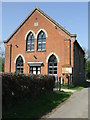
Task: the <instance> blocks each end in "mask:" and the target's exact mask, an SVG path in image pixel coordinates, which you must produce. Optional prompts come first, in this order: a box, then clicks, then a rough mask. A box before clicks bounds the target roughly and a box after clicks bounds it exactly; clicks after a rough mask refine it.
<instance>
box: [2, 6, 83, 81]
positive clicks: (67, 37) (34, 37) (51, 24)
mask: <svg viewBox="0 0 90 120" xmlns="http://www.w3.org/2000/svg"><path fill="white" fill-rule="evenodd" d="M4 43H5V72H19V73H25V74H50V75H52V74H53V75H56V76H62V78H63V79H64V82H66V81H67V79H66V74H68V75H70V76H72V78H73V80H79V79H82V81H83V80H84V79H85V60H84V51H83V50H82V48H81V47H80V45H79V44H78V42H77V40H76V34H71V33H70V32H68V31H67V30H66V29H65V28H63V27H62V26H61V25H59V24H58V23H57V22H55V21H54V20H53V19H52V18H50V17H49V16H48V15H47V14H45V13H44V12H43V11H42V10H40V9H39V8H37V7H36V8H35V9H34V10H33V11H32V12H31V14H30V15H29V16H28V17H27V18H26V19H25V20H24V21H23V22H22V23H21V25H20V26H19V27H18V28H17V29H16V30H15V32H14V33H13V34H12V35H11V36H10V37H9V38H8V39H7V40H5V41H4ZM79 74H80V75H81V78H80V75H79Z"/></svg>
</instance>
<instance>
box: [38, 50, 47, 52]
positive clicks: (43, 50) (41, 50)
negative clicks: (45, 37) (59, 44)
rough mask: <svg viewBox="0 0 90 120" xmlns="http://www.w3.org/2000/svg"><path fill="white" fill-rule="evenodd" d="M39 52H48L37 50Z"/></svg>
mask: <svg viewBox="0 0 90 120" xmlns="http://www.w3.org/2000/svg"><path fill="white" fill-rule="evenodd" d="M37 52H46V50H37Z"/></svg>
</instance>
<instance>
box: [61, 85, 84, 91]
mask: <svg viewBox="0 0 90 120" xmlns="http://www.w3.org/2000/svg"><path fill="white" fill-rule="evenodd" d="M61 88H63V89H65V88H66V89H68V85H67V84H65V85H61ZM83 88H84V87H83V86H76V87H74V86H72V85H69V89H72V90H82V89H83Z"/></svg>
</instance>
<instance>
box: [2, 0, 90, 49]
mask: <svg viewBox="0 0 90 120" xmlns="http://www.w3.org/2000/svg"><path fill="white" fill-rule="evenodd" d="M35 6H37V7H39V8H40V9H41V10H43V11H44V12H45V13H46V14H48V15H49V16H50V17H51V18H53V19H54V20H55V21H56V22H58V23H59V24H60V25H62V26H63V27H65V28H66V29H67V30H68V31H69V32H71V33H74V34H77V41H78V42H79V43H80V45H81V46H82V47H83V48H86V49H88V3H87V2H86V3H85V2H84V3H82V2H81V3H79V2H78V3H70V2H67V3H66V2H64V3H61V2H48V3H44V2H42V3H40V2H38V3H35V2H34V3H32V2H29V3H24V2H20V3H9V2H8V3H3V4H2V40H6V39H7V38H8V37H9V36H10V35H11V34H12V32H13V31H14V30H15V29H16V28H17V27H18V26H19V25H20V24H21V22H22V21H23V20H24V19H25V18H26V17H27V16H28V15H29V14H30V12H31V11H32V10H33V9H34V7H35ZM3 50H4V46H3Z"/></svg>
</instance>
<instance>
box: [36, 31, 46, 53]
mask: <svg viewBox="0 0 90 120" xmlns="http://www.w3.org/2000/svg"><path fill="white" fill-rule="evenodd" d="M37 50H38V51H43V50H46V35H45V33H44V32H43V31H40V32H39V34H38V36H37Z"/></svg>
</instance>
